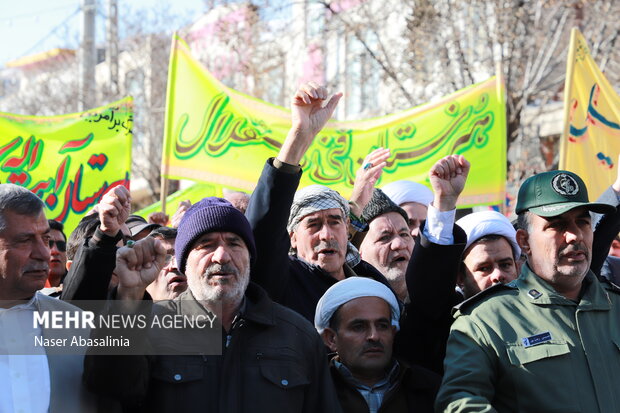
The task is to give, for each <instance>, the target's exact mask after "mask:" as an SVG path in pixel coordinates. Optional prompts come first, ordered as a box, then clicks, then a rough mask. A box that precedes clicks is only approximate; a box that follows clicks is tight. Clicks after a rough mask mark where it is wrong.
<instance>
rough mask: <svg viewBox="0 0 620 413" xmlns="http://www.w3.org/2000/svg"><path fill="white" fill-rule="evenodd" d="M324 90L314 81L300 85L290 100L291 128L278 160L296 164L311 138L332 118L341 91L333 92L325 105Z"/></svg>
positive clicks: (325, 92) (325, 95)
mask: <svg viewBox="0 0 620 413" xmlns="http://www.w3.org/2000/svg"><path fill="white" fill-rule="evenodd" d="M327 96H328V94H327V89H325V88H324V87H323V86H320V85H318V84H317V83H315V82H308V83H305V84H303V85H301V86H300V87H299V89H297V92H295V95H293V99H292V101H291V121H292V125H291V130H290V131H289V133H288V135H287V137H286V140H285V141H284V144H283V145H282V148H281V149H280V153H279V154H278V160H280V161H281V162H285V163H288V164H291V165H297V164H299V161H300V160H301V158H302V157H303V156H304V154H305V153H306V151H307V150H308V147H309V146H310V144H311V143H312V140H313V139H314V137H315V136H316V135H317V133H319V132H320V131H321V129H323V127H324V126H325V124H326V123H327V121H328V120H329V119H330V118H331V117H332V114H333V113H334V110H335V109H336V105H338V101H339V100H340V98H341V97H342V93H336V94H335V95H333V96H332V97H331V98H330V99H329V101H328V102H327V104H325V106H323V103H324V101H325V100H326V99H327Z"/></svg>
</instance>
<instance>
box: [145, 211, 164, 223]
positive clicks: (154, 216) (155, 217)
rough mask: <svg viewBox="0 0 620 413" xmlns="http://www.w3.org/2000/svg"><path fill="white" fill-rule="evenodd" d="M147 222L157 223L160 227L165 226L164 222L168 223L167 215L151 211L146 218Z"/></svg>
mask: <svg viewBox="0 0 620 413" xmlns="http://www.w3.org/2000/svg"><path fill="white" fill-rule="evenodd" d="M147 222H148V223H149V224H159V225H161V226H162V227H165V226H166V224H168V215H166V214H165V213H163V212H161V211H158V212H151V213H150V214H149V216H148V218H147Z"/></svg>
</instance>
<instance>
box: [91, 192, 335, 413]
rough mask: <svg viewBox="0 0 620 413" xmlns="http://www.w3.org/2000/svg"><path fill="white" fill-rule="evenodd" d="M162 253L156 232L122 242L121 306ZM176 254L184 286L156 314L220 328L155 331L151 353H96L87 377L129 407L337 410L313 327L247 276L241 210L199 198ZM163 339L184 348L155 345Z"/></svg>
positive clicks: (141, 287) (250, 250)
mask: <svg viewBox="0 0 620 413" xmlns="http://www.w3.org/2000/svg"><path fill="white" fill-rule="evenodd" d="M165 255H166V250H165V249H164V247H163V246H162V245H161V243H160V242H159V241H157V240H155V239H153V238H151V237H148V238H145V239H144V240H141V241H138V242H137V243H135V244H132V245H129V246H128V247H124V248H121V249H120V250H119V252H118V254H117V262H116V272H117V274H118V276H119V286H118V290H117V297H116V298H117V299H118V300H123V301H124V304H127V303H131V302H132V300H141V299H142V298H143V297H144V296H145V290H146V287H147V285H149V284H150V283H151V282H152V281H153V280H154V279H155V278H156V277H157V275H158V273H159V271H160V270H161V268H162V267H163V264H164V260H165ZM175 255H176V261H177V263H178V267H179V270H181V271H182V272H184V273H185V275H186V276H187V283H188V289H187V291H185V292H184V293H182V294H181V295H180V296H179V297H177V298H176V299H175V300H171V301H168V302H165V303H163V304H161V303H158V304H157V305H154V306H153V313H152V316H153V315H158V314H167V315H168V314H170V315H177V316H178V315H181V316H185V315H194V316H196V315H202V316H203V317H207V318H211V317H212V316H213V315H215V316H216V322H215V324H214V325H215V328H216V329H215V330H213V329H211V330H210V331H202V332H201V331H200V329H198V330H195V331H187V330H185V329H184V330H179V331H176V332H175V333H174V334H173V335H170V334H168V335H164V334H163V333H160V332H154V331H151V332H150V333H149V336H148V343H149V344H150V346H151V347H152V348H154V349H155V354H154V355H152V356H142V355H140V356H135V355H134V356H122V357H119V356H97V355H90V356H89V357H88V358H87V364H86V374H85V381H86V383H87V384H88V385H89V387H90V388H91V389H92V390H93V391H95V392H99V393H102V394H105V395H109V396H112V397H114V398H117V399H119V400H121V401H123V402H125V407H126V408H127V409H133V410H132V411H134V410H137V411H148V412H175V413H178V412H184V411H187V412H190V411H191V412H194V411H204V412H266V411H272V410H274V409H280V410H282V411H286V412H301V411H304V412H306V411H308V412H311V411H321V412H323V411H326V412H338V411H340V407H339V405H338V401H337V397H336V394H335V390H334V388H333V384H332V381H331V378H330V376H329V371H328V368H327V360H326V359H325V352H324V348H323V344H322V342H321V339H320V338H319V336H318V334H317V333H316V331H314V330H313V328H312V325H311V324H310V323H308V322H307V321H306V320H304V319H303V318H302V317H301V316H300V315H298V314H296V313H295V312H293V311H291V310H288V309H286V308H284V307H282V306H280V305H278V304H276V303H274V302H273V301H271V299H270V298H269V297H268V296H267V294H266V292H265V291H264V290H263V289H262V288H260V287H259V286H258V285H256V284H254V283H251V282H250V268H251V265H252V262H253V261H254V259H255V258H256V247H255V244H254V236H253V234H252V229H251V228H250V225H249V223H248V221H247V219H246V218H245V216H244V215H243V214H242V213H241V212H240V211H239V210H237V209H236V208H235V207H233V206H232V204H230V202H228V201H226V200H224V199H220V198H205V199H203V200H202V201H200V202H198V203H197V204H194V205H193V206H192V207H191V208H189V210H188V211H187V212H186V213H185V215H184V217H183V219H182V220H181V223H180V225H179V228H178V235H177V238H176V242H175ZM134 305H135V301H134ZM214 331H215V333H214ZM108 332H109V331H105V332H103V333H105V334H107V333H108ZM196 343H198V345H195V344H196ZM202 344H205V346H203V345H202ZM219 345H221V348H217V347H218V346H219ZM165 346H167V349H168V350H169V349H173V350H178V352H179V353H182V354H183V355H170V354H171V353H170V352H167V353H163V352H158V351H159V350H161V349H162V347H165ZM208 348H210V349H213V348H216V351H215V352H209V350H208ZM165 354H168V355H165Z"/></svg>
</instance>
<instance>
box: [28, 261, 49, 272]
mask: <svg viewBox="0 0 620 413" xmlns="http://www.w3.org/2000/svg"><path fill="white" fill-rule="evenodd" d="M49 269H50V267H49V265H48V263H45V264H40V265H27V266H25V267H24V272H31V271H49Z"/></svg>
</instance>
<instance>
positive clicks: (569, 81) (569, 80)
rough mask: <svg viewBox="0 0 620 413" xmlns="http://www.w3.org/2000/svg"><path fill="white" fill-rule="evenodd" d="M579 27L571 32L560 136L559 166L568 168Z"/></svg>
mask: <svg viewBox="0 0 620 413" xmlns="http://www.w3.org/2000/svg"><path fill="white" fill-rule="evenodd" d="M578 32H579V29H577V28H576V27H573V28H572V30H571V32H570V44H569V46H568V47H569V49H568V56H567V59H566V79H565V80H564V125H563V126H564V128H563V130H562V137H561V138H560V162H559V168H560V169H565V168H566V151H567V150H568V148H567V146H568V145H567V144H568V135H569V134H570V103H571V102H570V97H571V95H572V94H573V73H574V72H575V43H576V42H577V33H578Z"/></svg>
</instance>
